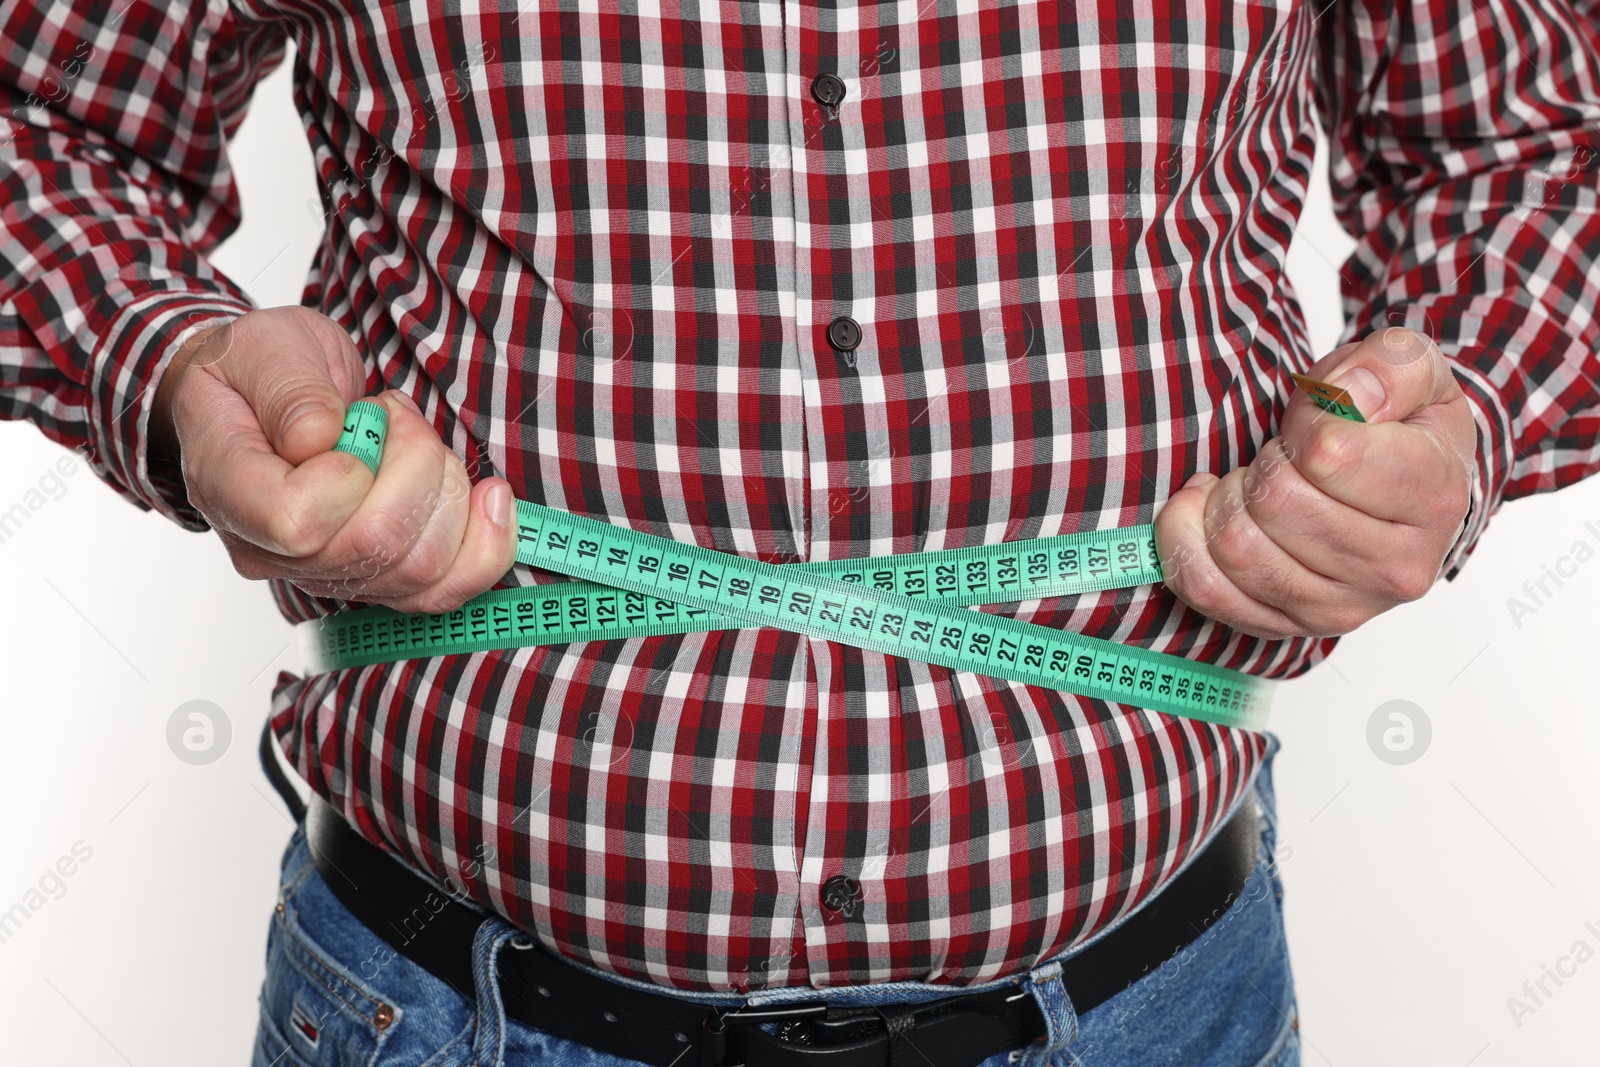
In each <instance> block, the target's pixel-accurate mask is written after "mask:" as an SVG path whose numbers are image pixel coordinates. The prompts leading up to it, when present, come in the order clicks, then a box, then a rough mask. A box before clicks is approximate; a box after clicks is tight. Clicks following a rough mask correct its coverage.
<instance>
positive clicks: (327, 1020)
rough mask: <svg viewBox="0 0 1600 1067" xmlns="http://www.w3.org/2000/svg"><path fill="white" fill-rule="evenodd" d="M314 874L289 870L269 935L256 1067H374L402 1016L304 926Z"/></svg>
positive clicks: (286, 873)
mask: <svg viewBox="0 0 1600 1067" xmlns="http://www.w3.org/2000/svg"><path fill="white" fill-rule="evenodd" d="M308 875H310V872H309V871H307V870H304V869H298V870H294V871H288V870H286V871H285V879H284V887H283V892H282V893H281V894H280V896H279V901H278V906H277V909H276V911H275V913H274V915H273V919H272V925H271V928H270V929H269V931H268V934H267V974H266V980H265V981H264V982H263V983H262V987H261V1022H260V1031H259V1033H258V1035H257V1039H256V1063H257V1064H258V1065H262V1064H277V1065H279V1067H281V1065H284V1064H293V1065H294V1067H373V1064H374V1063H375V1062H376V1060H377V1057H378V1053H379V1051H380V1050H381V1049H382V1048H383V1046H384V1044H385V1042H387V1041H388V1040H389V1038H390V1037H391V1036H392V1035H393V1034H394V1032H395V1030H396V1028H397V1027H398V1026H399V1024H400V1022H401V1015H402V1012H401V1010H400V1009H399V1008H398V1007H397V1006H395V1005H392V1004H389V1003H387V1002H386V1001H385V1000H384V998H383V997H382V996H381V995H380V994H379V993H377V992H376V991H375V990H373V989H371V988H370V987H368V986H367V985H366V984H365V983H363V982H362V981H361V980H360V979H359V978H358V977H357V976H356V975H354V974H353V973H351V972H350V971H349V970H347V969H346V968H345V967H344V966H343V965H341V964H340V963H339V961H338V960H337V959H336V958H335V957H334V956H333V954H331V953H329V952H328V951H327V950H325V949H324V948H323V947H322V946H321V945H319V944H318V943H317V942H316V941H314V940H312V938H311V937H310V936H309V935H308V934H307V933H306V931H305V929H304V928H303V927H302V926H301V924H300V922H299V920H298V914H297V908H296V901H295V890H296V889H297V888H298V886H299V885H300V884H301V883H303V881H304V879H305V878H306V877H307V876H308ZM311 876H313V877H314V875H311ZM280 1057H281V1058H280Z"/></svg>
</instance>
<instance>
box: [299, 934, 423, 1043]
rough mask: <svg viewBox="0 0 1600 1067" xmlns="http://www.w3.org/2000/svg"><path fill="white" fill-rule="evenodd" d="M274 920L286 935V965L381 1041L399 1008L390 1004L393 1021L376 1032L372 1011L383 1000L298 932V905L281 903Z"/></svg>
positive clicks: (395, 1017)
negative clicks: (358, 1001)
mask: <svg viewBox="0 0 1600 1067" xmlns="http://www.w3.org/2000/svg"><path fill="white" fill-rule="evenodd" d="M291 919H292V920H293V925H292V926H291V925H290V921H291ZM278 922H279V925H280V929H281V930H282V931H283V934H284V937H285V938H286V940H285V943H284V950H285V951H284V958H285V959H287V960H288V961H289V964H290V966H292V967H293V968H294V969H295V970H296V971H298V972H300V974H302V975H303V976H304V977H305V978H306V980H307V981H310V982H312V983H314V984H316V985H320V986H321V987H322V988H323V989H324V990H326V991H327V993H328V995H329V996H331V997H333V998H334V999H335V1000H337V1001H339V1003H341V1004H343V1005H344V1006H345V1007H347V1008H349V1009H350V1010H351V1011H352V1012H353V1013H355V1016H356V1018H357V1019H359V1020H360V1021H361V1022H362V1023H363V1024H364V1025H365V1026H366V1027H367V1028H368V1029H369V1030H371V1031H372V1036H373V1037H374V1039H376V1040H379V1041H380V1042H381V1040H382V1038H383V1037H384V1036H385V1034H386V1033H387V1032H388V1031H390V1030H393V1029H394V1028H395V1026H397V1025H399V1023H400V1019H401V1010H400V1008H399V1007H398V1006H391V1010H392V1011H393V1012H394V1021H393V1022H392V1023H390V1024H389V1026H388V1027H387V1028H386V1029H385V1030H384V1031H382V1032H379V1031H378V1030H377V1029H376V1027H374V1026H373V1022H372V1016H373V1012H374V1011H376V1009H377V1008H378V1007H380V1006H381V1005H383V1004H384V1001H381V1000H378V999H377V998H376V997H373V996H371V995H369V994H368V993H366V992H365V991H364V990H362V989H361V988H360V987H359V986H356V985H354V984H352V983H351V982H350V980H349V979H348V978H346V977H344V976H343V975H341V974H340V973H339V972H338V971H336V970H334V969H333V968H331V967H330V966H329V962H331V961H332V960H333V954H332V953H331V952H328V951H327V950H325V949H323V948H322V946H320V945H318V944H317V943H316V942H315V941H312V940H311V939H310V937H309V936H307V935H305V934H303V933H301V932H300V931H299V930H298V929H297V928H298V927H299V925H300V921H299V915H298V909H296V908H294V907H292V906H290V905H285V906H284V910H283V913H282V914H281V915H279V916H278ZM291 947H292V948H293V950H294V951H293V952H291V951H289V949H290V948H291ZM334 983H338V986H342V987H343V988H345V989H347V990H349V991H350V993H352V994H353V995H354V996H356V997H359V998H360V999H361V1000H363V1001H366V1002H367V1003H368V1004H370V1005H371V1008H369V1009H368V1010H367V1011H366V1012H365V1013H363V1012H362V1010H361V1009H360V1008H359V1007H357V1006H356V1005H355V1004H352V1003H351V1002H350V1001H349V1000H348V999H346V998H345V997H344V996H343V995H342V994H341V993H340V990H339V988H338V987H336V986H335V984H334Z"/></svg>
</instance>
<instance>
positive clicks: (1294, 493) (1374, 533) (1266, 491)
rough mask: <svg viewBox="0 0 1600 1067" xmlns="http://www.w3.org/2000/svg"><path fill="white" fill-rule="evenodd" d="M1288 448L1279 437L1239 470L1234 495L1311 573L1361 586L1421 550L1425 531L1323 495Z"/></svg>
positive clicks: (1262, 526)
mask: <svg viewBox="0 0 1600 1067" xmlns="http://www.w3.org/2000/svg"><path fill="white" fill-rule="evenodd" d="M1290 448H1291V446H1290V445H1289V444H1288V443H1287V441H1286V440H1285V439H1284V438H1281V437H1274V438H1273V439H1272V440H1270V441H1268V442H1267V443H1266V444H1265V445H1263V446H1262V449H1261V451H1260V452H1258V453H1257V454H1256V457H1255V459H1254V460H1252V461H1251V463H1250V466H1249V467H1245V468H1240V471H1242V472H1243V473H1242V474H1241V477H1240V478H1239V481H1238V484H1237V485H1234V486H1232V487H1231V488H1230V492H1234V493H1238V494H1241V495H1242V496H1243V498H1244V506H1245V509H1246V510H1247V511H1248V512H1249V514H1250V517H1251V518H1252V519H1254V520H1255V522H1256V525H1257V526H1259V527H1260V528H1261V530H1262V531H1263V532H1265V534H1266V535H1267V537H1269V538H1270V539H1271V540H1272V542H1273V543H1274V544H1276V545H1278V546H1279V547H1280V548H1282V549H1283V550H1284V551H1285V552H1287V553H1288V554H1289V555H1290V556H1293V557H1294V558H1295V559H1296V560H1297V561H1298V562H1299V563H1300V564H1301V565H1303V566H1304V567H1305V568H1306V569H1307V570H1310V571H1312V572H1315V573H1317V574H1320V575H1322V576H1323V577H1325V578H1329V579H1332V580H1334V581H1339V582H1345V583H1347V584H1352V585H1360V584H1361V583H1360V581H1359V579H1357V578H1356V577H1355V576H1356V575H1360V574H1371V573H1374V572H1375V571H1377V572H1385V571H1386V568H1388V567H1390V566H1391V565H1393V564H1394V563H1396V562H1397V561H1399V560H1404V559H1406V558H1408V557H1409V556H1410V554H1411V553H1412V552H1414V551H1416V550H1419V549H1420V548H1421V547H1422V546H1423V542H1424V541H1425V540H1426V537H1427V535H1426V532H1425V531H1421V530H1419V529H1417V528H1414V527H1410V526H1407V525H1405V524H1404V523H1397V522H1391V521H1389V520H1387V519H1380V518H1375V517H1374V516H1372V515H1371V514H1369V513H1367V512H1365V511H1363V510H1361V509H1359V508H1355V507H1352V506H1351V505H1349V504H1346V503H1345V502H1344V501H1342V500H1339V499H1338V498H1336V497H1333V496H1330V495H1329V494H1327V493H1325V492H1323V491H1322V489H1321V488H1319V487H1318V486H1317V485H1316V484H1315V483H1313V482H1312V481H1311V480H1310V479H1309V478H1308V477H1307V476H1306V475H1305V474H1304V473H1303V472H1302V471H1301V470H1300V469H1299V467H1297V466H1296V465H1295V464H1294V463H1293V462H1291V460H1290ZM1230 477H1232V474H1231V473H1230Z"/></svg>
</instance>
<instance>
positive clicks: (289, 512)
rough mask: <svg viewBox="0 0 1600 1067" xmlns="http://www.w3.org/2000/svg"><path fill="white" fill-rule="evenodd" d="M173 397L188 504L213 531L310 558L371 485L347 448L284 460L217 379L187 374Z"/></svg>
mask: <svg viewBox="0 0 1600 1067" xmlns="http://www.w3.org/2000/svg"><path fill="white" fill-rule="evenodd" d="M173 402H174V404H175V405H179V406H181V408H182V411H183V414H182V418H181V421H179V423H178V424H179V425H180V426H181V432H180V436H181V455H182V457H183V475H184V482H185V484H186V485H187V487H188V491H189V497H190V502H191V503H193V504H194V506H195V507H196V508H197V509H199V511H200V512H201V513H202V514H203V515H205V516H206V518H207V519H208V520H209V521H210V522H211V524H212V526H213V527H214V528H216V529H217V530H218V532H223V531H226V532H229V533H233V534H235V535H237V536H238V537H239V538H241V539H242V540H244V541H247V542H249V543H250V544H252V545H255V546H257V547H259V548H262V549H265V550H267V551H269V552H275V553H281V554H284V555H286V556H287V555H310V554H311V553H313V552H315V551H316V550H317V549H318V548H319V547H320V546H321V545H322V544H323V543H325V542H326V540H327V539H328V537H330V536H331V535H332V533H333V532H334V531H335V530H337V529H338V528H339V527H340V526H341V525H342V524H343V523H344V522H345V520H346V519H348V518H349V517H350V516H351V515H352V514H354V513H355V510H356V508H357V507H358V506H359V505H360V504H361V501H362V499H363V498H364V497H365V495H366V493H367V490H368V489H370V488H371V487H372V485H373V476H372V472H371V471H370V470H368V469H367V467H366V465H365V464H363V463H362V462H361V461H360V460H359V459H357V458H356V457H355V456H352V455H350V454H348V453H345V452H335V451H329V452H326V453H321V454H318V455H315V456H312V457H311V458H309V459H307V460H305V461H304V462H302V463H300V464H299V465H298V466H296V465H294V464H292V463H290V462H289V461H288V460H286V459H284V458H283V457H282V456H281V455H279V454H278V452H277V451H276V450H275V449H274V448H273V446H272V444H271V442H270V441H268V440H267V438H266V435H265V434H264V433H263V432H262V429H261V425H260V423H259V422H258V421H257V418H256V414H255V412H254V411H253V410H252V409H251V408H250V405H249V404H248V403H246V401H245V399H244V398H243V397H242V396H240V395H239V394H238V393H237V392H236V391H234V389H233V388H232V387H231V386H229V385H227V384H226V383H224V382H222V381H221V380H219V379H217V378H215V377H212V376H209V375H206V374H197V375H192V376H191V377H190V378H189V380H188V381H187V382H186V383H185V388H184V391H183V392H181V393H179V394H178V395H177V396H176V397H175V398H174V401H173ZM202 457H203V458H202Z"/></svg>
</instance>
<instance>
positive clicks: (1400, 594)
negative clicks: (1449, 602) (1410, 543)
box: [1378, 565, 1433, 603]
mask: <svg viewBox="0 0 1600 1067" xmlns="http://www.w3.org/2000/svg"><path fill="white" fill-rule="evenodd" d="M1378 585H1379V588H1380V589H1381V590H1382V591H1383V594H1384V595H1385V596H1387V597H1388V598H1389V599H1391V600H1398V601H1401V602H1403V603H1404V602H1409V601H1412V600H1420V599H1422V598H1423V597H1424V596H1426V595H1427V593H1428V590H1430V589H1432V588H1433V577H1432V576H1430V575H1429V574H1428V573H1427V572H1425V571H1423V570H1421V569H1420V568H1418V567H1416V566H1412V565H1406V566H1400V567H1390V568H1384V569H1382V570H1379V571H1378Z"/></svg>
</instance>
